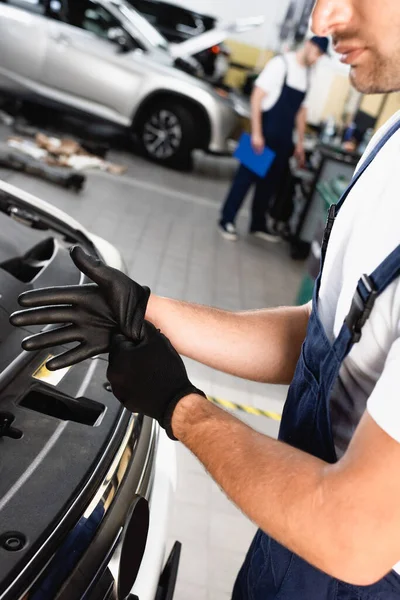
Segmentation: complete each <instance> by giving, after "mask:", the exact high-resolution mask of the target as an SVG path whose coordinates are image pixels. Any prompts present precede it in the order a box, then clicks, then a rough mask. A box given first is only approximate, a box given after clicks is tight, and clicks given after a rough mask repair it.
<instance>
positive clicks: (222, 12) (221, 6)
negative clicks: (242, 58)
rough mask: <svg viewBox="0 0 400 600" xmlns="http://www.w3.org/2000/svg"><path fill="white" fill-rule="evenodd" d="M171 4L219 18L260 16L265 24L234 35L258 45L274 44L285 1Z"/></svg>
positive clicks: (206, 0)
mask: <svg viewBox="0 0 400 600" xmlns="http://www.w3.org/2000/svg"><path fill="white" fill-rule="evenodd" d="M172 1H173V2H174V4H178V5H179V6H186V7H187V8H190V9H192V10H197V11H199V12H202V13H205V14H210V15H212V16H216V17H218V18H220V19H221V20H222V21H225V22H226V21H233V20H234V19H237V18H239V17H253V16H257V15H264V16H265V18H266V20H265V24H264V25H263V26H262V27H259V28H258V29H255V30H253V31H249V32H246V33H242V34H240V35H238V36H236V39H237V40H238V41H243V42H244V43H247V44H251V45H253V46H259V47H261V48H271V49H272V50H275V49H277V47H278V28H279V25H280V24H281V22H282V21H283V19H284V18H285V15H286V11H287V8H288V6H289V0H172Z"/></svg>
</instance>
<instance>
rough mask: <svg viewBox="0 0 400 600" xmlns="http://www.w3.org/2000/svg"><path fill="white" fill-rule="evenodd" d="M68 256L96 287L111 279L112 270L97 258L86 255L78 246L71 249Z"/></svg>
mask: <svg viewBox="0 0 400 600" xmlns="http://www.w3.org/2000/svg"><path fill="white" fill-rule="evenodd" d="M70 255H71V258H72V260H73V262H74V264H75V266H76V267H77V268H78V269H79V270H80V271H81V272H82V273H83V274H84V275H86V276H87V277H89V279H91V280H92V281H94V282H95V283H97V285H100V286H102V285H104V284H107V283H109V282H110V280H111V279H112V270H111V269H110V268H109V267H107V265H105V264H104V263H103V262H102V261H101V260H100V259H99V258H95V257H94V256H90V255H89V254H86V252H85V251H84V250H83V249H82V248H81V247H80V246H74V247H73V248H71V251H70Z"/></svg>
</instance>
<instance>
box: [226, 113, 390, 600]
mask: <svg viewBox="0 0 400 600" xmlns="http://www.w3.org/2000/svg"><path fill="white" fill-rule="evenodd" d="M399 129H400V121H399V122H397V123H395V124H394V125H393V126H392V127H391V128H390V130H389V131H388V132H387V134H386V135H385V136H384V137H383V139H382V140H381V141H380V142H379V144H378V145H377V146H376V147H375V148H374V150H373V151H372V152H371V154H370V155H369V157H368V158H367V159H366V160H365V161H364V163H363V165H362V166H361V168H360V169H359V171H358V172H357V173H356V175H355V176H354V178H353V181H352V182H351V184H350V186H349V188H348V189H347V190H346V192H345V193H344V195H343V196H342V198H341V200H340V201H339V203H338V204H337V205H333V206H332V207H331V209H330V211H329V218H328V224H327V228H326V230H325V235H324V241H323V247H322V261H321V262H322V266H321V273H322V269H323V265H324V260H325V256H326V251H327V247H328V242H329V237H330V234H331V231H332V228H333V226H334V222H335V218H336V215H337V214H338V212H339V210H340V208H341V206H342V205H343V203H344V202H345V200H346V198H347V196H348V195H349V193H350V191H351V190H352V188H353V187H354V185H355V184H356V183H357V181H358V180H359V178H360V177H361V176H362V175H363V173H364V172H365V170H366V169H367V168H368V167H369V165H370V164H371V162H372V161H373V160H374V159H375V157H376V156H377V154H378V153H379V152H380V150H381V149H382V148H383V146H384V145H385V144H386V143H387V141H388V140H389V139H390V138H391V136H392V135H393V134H394V133H395V132H396V131H398V130H399ZM399 276H400V245H399V246H398V247H397V248H396V249H395V250H394V251H393V252H392V253H391V254H390V255H389V256H388V257H387V258H386V259H385V260H384V261H383V262H382V263H381V264H380V265H379V267H378V268H377V269H376V270H375V271H374V272H373V273H372V274H370V275H364V276H362V277H361V279H360V281H359V283H358V286H357V290H356V292H355V295H354V298H353V302H352V306H351V308H350V312H349V314H348V316H347V318H346V319H345V321H344V323H343V326H342V328H341V330H340V333H339V335H338V336H337V338H336V339H335V340H334V342H333V343H332V342H331V341H330V340H329V339H328V336H327V334H326V332H325V329H324V326H323V325H322V322H321V320H320V318H319V316H318V294H319V288H320V281H321V274H320V276H319V278H318V280H317V283H316V286H315V291H314V299H313V309H312V314H311V316H310V320H309V325H308V330H307V336H306V339H305V342H304V344H303V347H302V350H301V356H300V359H299V362H298V364H297V368H296V372H295V375H294V379H293V382H292V385H291V387H290V389H289V394H288V398H287V401H286V404H285V408H284V411H283V416H282V424H281V429H280V433H279V438H280V440H282V441H283V442H286V443H287V444H290V445H291V446H294V447H295V448H299V449H300V450H303V451H304V452H307V453H309V454H312V455H313V456H316V457H318V458H320V459H321V460H323V461H326V462H327V463H331V464H333V463H335V462H337V456H336V451H335V444H334V439H333V435H332V427H331V415H330V396H331V392H332V388H333V386H334V384H335V382H336V381H337V378H338V375H339V370H340V368H341V365H342V363H343V361H344V360H345V358H346V357H347V356H348V354H349V352H350V350H351V349H352V347H353V345H354V344H356V343H358V342H359V340H360V338H361V336H362V329H363V326H364V325H365V323H366V321H367V320H368V318H369V316H370V314H371V311H372V310H373V307H374V303H375V300H376V298H377V297H378V296H380V294H382V293H383V292H384V291H385V289H386V288H387V287H388V286H389V285H390V284H391V283H392V282H393V281H394V280H395V279H397V278H398V277H399ZM399 599H400V576H399V575H398V574H397V573H396V572H394V571H392V572H390V573H389V574H388V575H387V576H386V577H385V578H384V579H382V580H381V581H379V582H378V583H376V584H374V585H369V586H366V587H360V586H354V585H349V584H346V583H344V582H342V581H338V580H336V579H333V578H332V577H330V576H328V575H326V574H325V573H323V572H322V571H319V570H318V569H316V568H314V567H312V566H311V565H310V564H308V563H307V562H305V561H304V560H303V559H301V558H300V557H299V556H296V555H295V554H293V553H292V552H290V551H289V550H287V549H286V548H284V547H283V546H282V545H280V544H278V543H277V542H276V541H275V540H273V539H272V538H270V537H269V536H267V535H266V534H265V533H263V532H262V531H259V532H258V533H257V534H256V537H255V539H254V541H253V543H252V545H251V547H250V550H249V552H248V555H247V557H246V560H245V563H244V565H243V567H242V569H241V571H240V573H239V576H238V579H237V581H236V585H235V589H234V592H233V600H399Z"/></svg>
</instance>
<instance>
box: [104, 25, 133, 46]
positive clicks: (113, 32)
mask: <svg viewBox="0 0 400 600" xmlns="http://www.w3.org/2000/svg"><path fill="white" fill-rule="evenodd" d="M107 37H108V40H109V41H110V42H112V43H113V44H117V46H119V47H120V49H121V51H122V52H124V51H125V50H129V47H130V44H129V38H128V35H127V34H126V33H125V31H124V30H123V29H122V27H111V28H110V29H109V30H108V32H107Z"/></svg>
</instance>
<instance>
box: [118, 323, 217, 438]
mask: <svg viewBox="0 0 400 600" xmlns="http://www.w3.org/2000/svg"><path fill="white" fill-rule="evenodd" d="M107 378H108V380H109V382H110V384H111V387H112V391H113V393H114V396H115V397H116V398H117V399H118V400H119V401H120V402H121V403H122V404H123V405H124V406H125V407H126V408H127V409H128V410H130V411H131V412H135V413H142V414H145V415H147V416H148V417H152V418H153V419H157V421H158V422H159V423H160V425H161V427H163V428H164V429H165V430H166V431H167V434H168V435H169V437H170V438H171V439H173V440H175V439H176V438H175V437H174V435H173V432H172V427H171V421H172V415H173V412H174V410H175V408H176V405H177V404H178V402H179V401H180V400H182V398H184V397H185V396H188V395H189V394H200V395H201V396H204V397H206V396H205V394H204V393H203V392H201V391H200V390H198V389H197V388H196V387H195V386H194V385H193V384H192V383H190V381H189V379H188V375H187V373H186V368H185V365H184V364H183V361H182V359H181V357H180V356H179V354H178V353H177V351H176V350H175V348H174V347H173V346H172V344H171V342H170V341H169V340H168V338H166V337H165V335H163V334H162V333H160V331H158V330H157V329H156V328H155V327H154V325H152V324H151V323H148V322H147V321H145V322H144V326H143V335H142V339H141V340H140V342H139V343H138V344H134V343H132V342H131V341H130V340H128V339H126V338H125V337H124V336H123V335H120V334H117V335H115V336H114V337H113V340H112V344H111V350H110V362H109V367H108V371H107Z"/></svg>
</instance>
